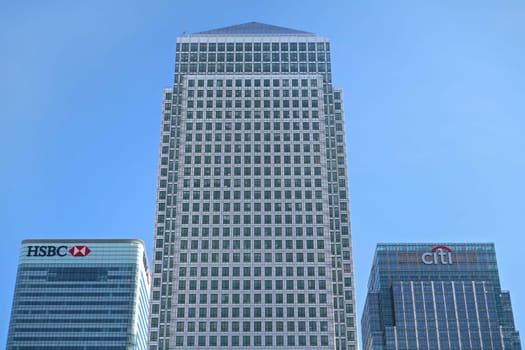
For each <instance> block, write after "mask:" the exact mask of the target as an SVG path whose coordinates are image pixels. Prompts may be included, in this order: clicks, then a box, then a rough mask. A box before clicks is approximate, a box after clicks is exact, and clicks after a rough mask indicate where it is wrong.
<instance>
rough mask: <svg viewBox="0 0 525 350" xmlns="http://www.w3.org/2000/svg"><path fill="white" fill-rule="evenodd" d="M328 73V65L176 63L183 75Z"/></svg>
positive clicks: (177, 70)
mask: <svg viewBox="0 0 525 350" xmlns="http://www.w3.org/2000/svg"><path fill="white" fill-rule="evenodd" d="M327 72H328V73H329V72H330V63H189V64H188V63H178V64H177V65H176V74H184V73H322V74H324V73H327Z"/></svg>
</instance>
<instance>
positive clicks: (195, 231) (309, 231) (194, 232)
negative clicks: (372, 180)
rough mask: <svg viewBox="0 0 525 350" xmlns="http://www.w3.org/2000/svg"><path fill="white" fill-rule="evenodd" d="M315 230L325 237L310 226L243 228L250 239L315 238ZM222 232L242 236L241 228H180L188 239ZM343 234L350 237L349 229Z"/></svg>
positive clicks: (321, 228)
mask: <svg viewBox="0 0 525 350" xmlns="http://www.w3.org/2000/svg"><path fill="white" fill-rule="evenodd" d="M314 230H315V233H316V235H317V236H318V237H323V236H324V229H323V227H312V226H308V227H301V226H297V227H291V226H287V227H284V228H282V227H268V226H265V227H249V226H248V227H243V228H242V235H243V236H245V237H250V236H251V235H252V234H253V236H255V237H260V236H262V235H263V234H264V236H266V237H270V236H272V235H274V236H275V237H281V236H283V233H284V235H285V236H297V237H301V236H303V235H306V236H313V235H314ZM221 231H222V236H223V237H229V236H230V235H231V236H234V237H237V236H240V235H241V228H240V227H211V228H210V227H192V228H191V232H190V228H189V227H181V228H180V236H181V237H188V236H190V235H191V236H192V237H199V236H200V237H208V236H210V234H211V236H213V237H217V236H219V235H220V233H221ZM343 234H346V235H348V229H346V230H345V231H344V233H343Z"/></svg>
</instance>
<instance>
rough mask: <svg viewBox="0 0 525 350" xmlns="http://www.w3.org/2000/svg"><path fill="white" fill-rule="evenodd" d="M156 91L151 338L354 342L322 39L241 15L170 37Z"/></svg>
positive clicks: (189, 344)
mask: <svg viewBox="0 0 525 350" xmlns="http://www.w3.org/2000/svg"><path fill="white" fill-rule="evenodd" d="M175 67H176V68H175V82H174V86H173V88H170V89H165V90H164V100H163V113H162V121H161V145H160V161H159V178H158V191H157V215H156V232H155V242H154V257H153V287H152V304H151V305H152V306H151V331H150V349H151V350H153V349H159V350H160V349H173V348H184V349H213V348H216V347H221V348H249V349H252V348H257V347H261V348H265V349H272V348H276V349H277V348H281V349H282V348H287V349H355V348H356V344H357V338H356V328H355V324H356V323H355V321H356V318H355V295H354V281H353V266H352V248H351V232H350V213H349V195H348V184H347V169H346V153H345V134H344V116H343V107H342V96H341V91H340V90H338V89H335V88H333V87H332V79H331V66H330V43H329V41H328V40H327V39H326V38H323V37H320V36H318V35H315V34H311V33H307V32H302V31H297V30H292V29H287V28H281V27H275V26H270V25H265V24H260V23H255V22H252V23H247V24H242V25H237V26H232V27H227V28H221V29H217V30H211V31H208V32H203V33H196V34H191V35H189V36H185V37H181V38H178V39H177V56H176V66H175Z"/></svg>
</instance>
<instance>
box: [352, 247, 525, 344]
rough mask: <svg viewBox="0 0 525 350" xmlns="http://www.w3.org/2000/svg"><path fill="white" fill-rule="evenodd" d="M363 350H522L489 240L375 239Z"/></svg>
mask: <svg viewBox="0 0 525 350" xmlns="http://www.w3.org/2000/svg"><path fill="white" fill-rule="evenodd" d="M361 323H362V337H363V348H364V349H365V350H394V349H395V350H401V349H406V350H414V349H421V350H423V349H428V350H434V349H443V350H445V349H447V350H448V349H450V350H453V349H463V350H469V349H472V350H474V349H488V350H496V349H498V350H520V349H521V345H520V339H519V334H518V332H517V331H516V329H515V328H514V320H513V315H512V308H511V304H510V296H509V293H508V292H505V291H502V290H501V287H500V282H499V275H498V268H497V264H496V253H495V250H494V245H493V244H485V243H469V244H457V243H453V244H446V245H436V244H379V245H378V246H377V249H376V255H375V258H374V263H373V266H372V271H371V274H370V279H369V284H368V295H367V298H366V304H365V307H364V311H363V317H362V320H361Z"/></svg>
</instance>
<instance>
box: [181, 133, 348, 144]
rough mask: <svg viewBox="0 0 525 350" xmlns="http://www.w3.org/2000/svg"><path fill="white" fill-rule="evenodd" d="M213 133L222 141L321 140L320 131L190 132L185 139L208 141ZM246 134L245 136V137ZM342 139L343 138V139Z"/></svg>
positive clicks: (188, 140)
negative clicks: (262, 132)
mask: <svg viewBox="0 0 525 350" xmlns="http://www.w3.org/2000/svg"><path fill="white" fill-rule="evenodd" d="M213 135H215V137H214V138H215V141H216V142H217V141H222V140H223V139H224V141H226V142H230V141H232V140H234V141H237V142H240V141H242V140H243V139H244V141H252V140H253V141H255V142H259V141H268V142H270V141H273V142H279V141H284V142H289V141H294V142H300V141H301V139H302V141H308V142H310V141H319V133H311V134H310V133H307V132H305V133H297V132H296V133H293V134H291V133H283V134H281V133H273V134H272V133H264V134H261V133H253V134H252V133H235V134H233V135H232V134H231V133H226V134H222V133H215V134H211V133H206V134H202V133H194V134H193V133H188V134H186V137H185V141H186V142H191V141H193V140H195V141H196V142H202V141H203V138H204V141H207V142H211V141H212V138H213ZM203 136H204V137H203ZM243 136H244V137H243ZM272 136H273V137H272ZM341 141H342V140H341Z"/></svg>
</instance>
